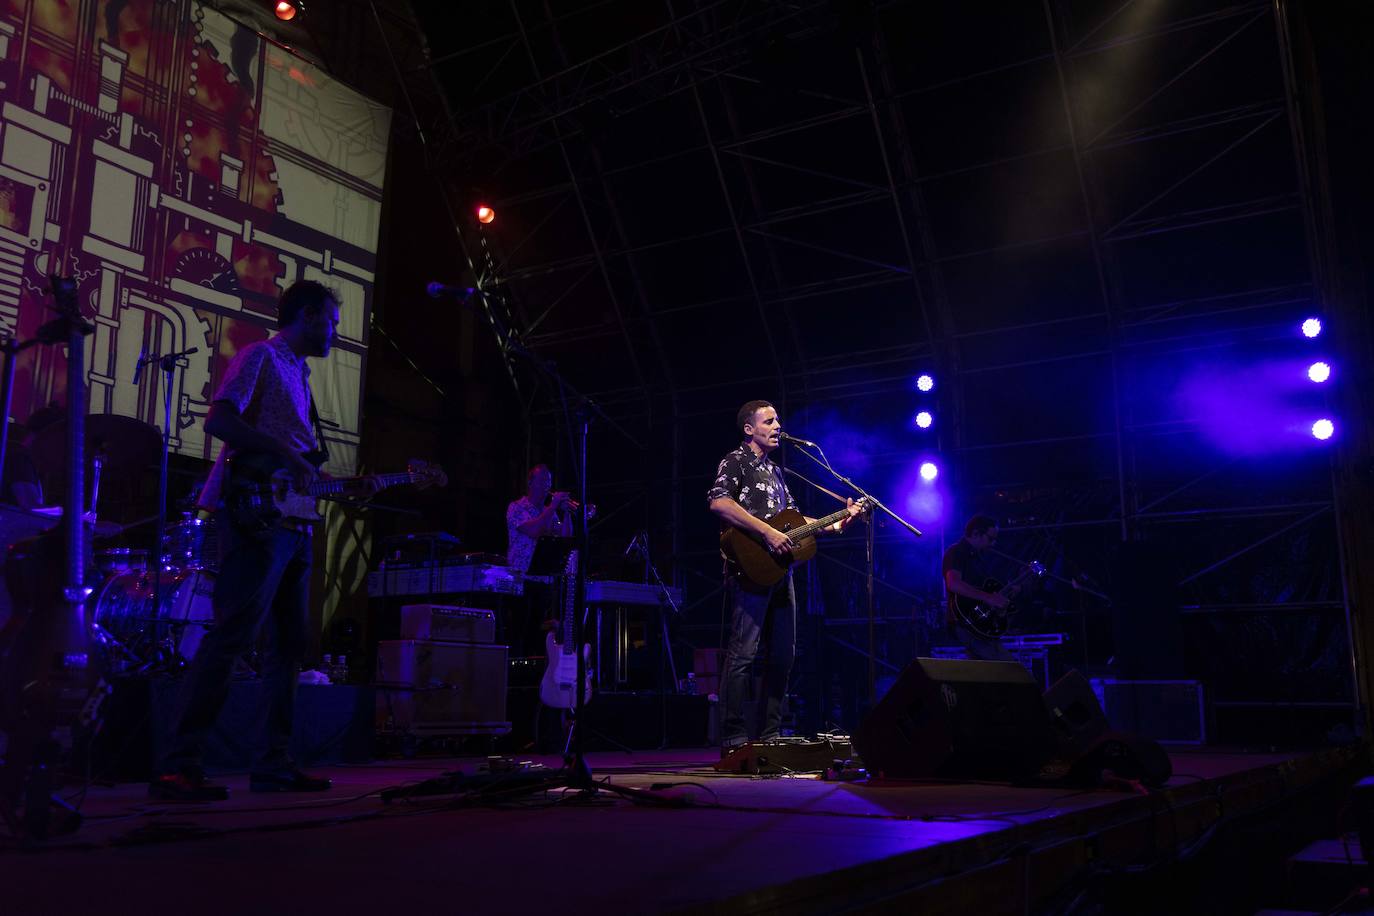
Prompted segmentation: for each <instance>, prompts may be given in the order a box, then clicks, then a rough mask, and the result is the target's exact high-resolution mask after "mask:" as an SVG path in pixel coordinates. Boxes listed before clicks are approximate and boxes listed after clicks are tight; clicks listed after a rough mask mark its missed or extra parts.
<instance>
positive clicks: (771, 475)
mask: <svg viewBox="0 0 1374 916" xmlns="http://www.w3.org/2000/svg"><path fill="white" fill-rule="evenodd" d="M722 496H728V497H730V498H731V499H733V500H734V501H735V502H737V503H739V504H740V505H741V506H743V507H744V511H745V512H748V513H749V514H750V515H752V516H754V517H755V518H761V519H770V518H772V517H773V516H775V515H777V514H778V513H779V512H781V511H782V510H783V509H795V508H797V501H796V500H794V499H793V498H792V493H791V492H790V491H789V490H788V489H787V483H786V482H785V481H784V480H783V479H782V469H781V468H779V467H778V466H777V465H776V464H774V463H773V462H772V461H771V460H769V458H768V456H767V455H765V456H763V457H759V456H757V455H755V454H754V451H753V449H751V448H750V447H749V443H748V442H745V443H743V444H741V445H740V447H739V448H737V449H735V450H734V451H733V452H730V453H729V454H728V455H726V456H725V457H724V458H722V459H721V460H720V466H719V467H718V468H716V482H715V483H714V484H712V486H711V490H710V492H709V493H707V494H706V502H707V503H710V502H712V501H713V500H717V499H720V498H721V497H722Z"/></svg>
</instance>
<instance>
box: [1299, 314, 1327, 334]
mask: <svg viewBox="0 0 1374 916" xmlns="http://www.w3.org/2000/svg"><path fill="white" fill-rule="evenodd" d="M1321 332H1322V320H1321V319H1320V318H1309V319H1307V320H1306V321H1304V322H1303V323H1302V336H1303V337H1316V336H1317V335H1318V334H1320V333H1321Z"/></svg>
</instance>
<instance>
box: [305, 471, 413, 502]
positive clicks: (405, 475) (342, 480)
mask: <svg viewBox="0 0 1374 916" xmlns="http://www.w3.org/2000/svg"><path fill="white" fill-rule="evenodd" d="M365 479H366V478H364V477H331V478H330V479H329V480H317V481H315V482H314V483H312V484H310V486H308V487H306V488H305V492H306V494H307V495H308V496H338V495H340V494H342V493H344V492H345V491H346V490H348V488H349V487H350V486H352V485H354V484H356V483H358V482H359V481H361V480H365ZM375 479H376V480H377V481H378V482H379V483H380V484H381V486H382V487H383V488H386V487H394V486H398V485H400V484H403V483H410V482H411V480H412V475H411V474H410V473H409V472H402V473H399V474H377V475H375Z"/></svg>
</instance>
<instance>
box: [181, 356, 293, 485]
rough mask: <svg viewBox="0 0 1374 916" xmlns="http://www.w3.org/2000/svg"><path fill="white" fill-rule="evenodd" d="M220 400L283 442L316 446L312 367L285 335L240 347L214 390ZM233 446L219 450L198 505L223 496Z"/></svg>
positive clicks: (216, 397) (217, 399) (258, 427)
mask: <svg viewBox="0 0 1374 916" xmlns="http://www.w3.org/2000/svg"><path fill="white" fill-rule="evenodd" d="M214 399H215V400H216V401H226V402H228V403H229V404H231V405H233V407H234V409H235V410H236V411H238V414H239V416H241V417H243V420H244V422H246V423H247V424H248V425H249V426H251V427H253V428H254V429H256V430H258V431H259V432H263V433H266V434H267V435H269V436H271V437H272V438H274V439H277V440H279V441H281V442H285V443H286V444H288V445H289V446H291V447H292V448H294V449H295V450H296V451H298V452H308V451H310V450H311V449H313V448H315V436H314V434H313V433H312V432H311V429H310V367H309V366H308V365H306V360H305V357H303V356H298V355H297V354H296V352H295V351H294V350H292V349H291V347H290V346H288V345H287V343H286V341H285V340H283V339H282V337H281V335H277V336H275V337H272V338H270V339H268V340H260V341H257V342H255V343H251V344H249V345H248V346H246V347H244V348H243V349H242V350H240V351H239V352H238V354H237V355H236V356H235V357H234V359H233V360H232V361H231V362H230V363H229V369H228V370H227V371H226V372H225V374H224V379H223V380H222V381H221V382H220V385H219V390H218V391H217V392H215V398H214ZM231 455H232V452H231V450H230V449H229V446H227V445H226V446H224V447H223V448H221V449H220V451H219V457H218V458H217V459H216V460H215V466H214V468H213V469H212V470H211V471H210V478H209V479H208V480H207V481H206V482H205V489H204V490H203V491H202V492H201V497H200V505H201V506H202V507H203V508H207V509H212V508H214V507H215V506H216V504H217V503H218V502H219V494H220V488H221V487H222V485H223V481H224V469H225V462H227V461H228V460H229V458H230V456H231Z"/></svg>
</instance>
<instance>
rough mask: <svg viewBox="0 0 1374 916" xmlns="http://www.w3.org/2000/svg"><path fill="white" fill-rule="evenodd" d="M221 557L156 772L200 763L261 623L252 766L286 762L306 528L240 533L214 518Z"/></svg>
mask: <svg viewBox="0 0 1374 916" xmlns="http://www.w3.org/2000/svg"><path fill="white" fill-rule="evenodd" d="M217 521H218V522H219V524H218V525H217V528H218V531H219V535H220V549H221V554H222V563H221V568H220V572H219V576H218V578H217V579H216V580H215V595H214V607H215V625H214V626H213V627H212V628H211V629H210V632H208V633H207V634H206V635H205V638H204V639H203V640H201V643H200V648H199V649H198V650H197V652H196V655H195V658H193V659H192V660H191V665H190V668H189V669H188V670H187V672H186V678H185V680H184V681H182V684H181V690H180V691H179V693H178V697H177V704H176V706H177V714H176V718H175V719H174V720H173V721H174V724H173V729H172V736H171V741H170V743H169V746H168V749H167V752H166V754H165V755H164V757H163V758H162V760H161V762H160V764H159V767H158V771H159V772H162V773H175V772H178V771H180V770H185V769H189V768H196V767H199V766H200V755H201V745H202V743H203V742H204V739H205V735H206V733H207V732H209V730H210V729H211V727H213V726H214V724H215V719H216V718H217V717H218V716H219V711H220V707H221V706H223V705H224V700H225V697H226V696H228V693H229V678H230V674H231V673H232V671H233V666H234V660H235V659H236V658H238V657H239V656H241V655H245V654H247V653H248V652H249V651H250V650H251V649H252V648H253V647H254V644H255V643H256V641H257V639H258V634H259V632H260V631H261V630H262V629H263V626H264V624H266V636H267V638H266V640H265V643H266V645H265V647H264V648H265V651H264V654H263V661H262V670H261V672H260V673H261V676H262V683H263V692H264V693H265V697H264V699H263V703H262V708H261V712H260V718H259V742H258V748H257V751H256V753H255V754H254V762H253V771H254V772H265V771H271V770H280V769H284V768H286V767H289V766H291V758H290V755H289V754H288V751H287V748H288V745H289V744H290V743H291V727H292V719H293V717H294V712H295V702H296V681H297V677H298V674H299V671H300V663H301V660H302V659H303V658H304V656H305V651H306V643H307V630H308V615H309V606H308V597H309V588H310V534H309V533H308V532H304V531H296V530H293V529H290V528H282V527H278V528H273V529H271V530H270V531H264V532H254V533H251V534H250V533H243V532H238V531H234V530H233V527H232V525H230V524H228V521H227V519H223V518H221V519H218V520H217Z"/></svg>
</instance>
